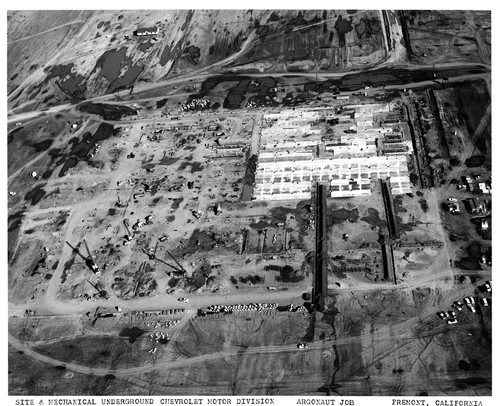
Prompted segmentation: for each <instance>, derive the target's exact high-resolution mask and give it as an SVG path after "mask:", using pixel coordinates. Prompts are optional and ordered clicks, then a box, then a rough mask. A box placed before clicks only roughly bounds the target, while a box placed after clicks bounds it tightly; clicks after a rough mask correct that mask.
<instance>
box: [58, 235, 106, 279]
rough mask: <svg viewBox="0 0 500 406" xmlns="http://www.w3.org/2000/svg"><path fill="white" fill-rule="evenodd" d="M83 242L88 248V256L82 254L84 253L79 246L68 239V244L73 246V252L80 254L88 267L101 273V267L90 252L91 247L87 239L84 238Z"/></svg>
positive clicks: (94, 271) (96, 272)
mask: <svg viewBox="0 0 500 406" xmlns="http://www.w3.org/2000/svg"><path fill="white" fill-rule="evenodd" d="M83 242H84V243H85V247H86V248H87V253H88V256H87V257H84V256H83V255H82V253H81V252H80V251H79V250H78V248H77V247H73V246H72V245H71V244H70V243H69V242H68V241H66V244H68V245H69V246H70V247H71V249H72V250H73V252H75V253H76V254H78V255H79V256H80V257H81V258H82V259H83V260H84V261H85V265H87V267H88V268H89V269H90V270H91V271H92V272H93V273H95V274H98V273H99V267H98V266H97V264H96V263H95V262H94V259H93V258H92V254H91V253H90V250H89V247H88V245H87V242H86V241H85V240H83ZM80 244H81V243H80ZM80 244H78V247H79V246H80Z"/></svg>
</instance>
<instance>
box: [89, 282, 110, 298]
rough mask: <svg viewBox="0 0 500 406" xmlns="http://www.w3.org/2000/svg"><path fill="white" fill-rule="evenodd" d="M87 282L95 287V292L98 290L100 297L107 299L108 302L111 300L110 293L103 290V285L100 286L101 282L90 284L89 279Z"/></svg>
mask: <svg viewBox="0 0 500 406" xmlns="http://www.w3.org/2000/svg"><path fill="white" fill-rule="evenodd" d="M87 282H88V283H90V284H91V285H92V286H93V288H94V289H95V290H97V292H99V296H100V297H102V298H103V299H106V300H108V299H109V295H108V292H106V291H105V290H104V289H103V288H102V286H101V284H100V283H99V282H97V283H95V284H93V283H92V282H90V281H89V280H88V279H87Z"/></svg>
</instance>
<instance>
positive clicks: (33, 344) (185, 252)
mask: <svg viewBox="0 0 500 406" xmlns="http://www.w3.org/2000/svg"><path fill="white" fill-rule="evenodd" d="M47 13H48V12H42V11H40V12H28V11H16V12H9V13H8V77H9V81H8V91H9V94H8V105H9V121H8V144H7V146H8V192H9V196H8V215H9V217H8V250H7V253H8V301H9V309H8V310H9V324H8V330H9V348H8V357H9V393H10V394H11V395H101V396H102V395H116V394H120V395H127V394H128V395H143V394H144V395H146V394H151V395H247V394H248V395H263V394H267V395H278V396H279V395H304V396H307V395H315V396H317V395H366V396H369V395H385V396H398V395H405V396H415V395H420V396H422V395H430V396H444V395H456V396H469V395H471V396H472V395H474V396H476V395H481V396H483V395H484V396H489V395H491V391H492V378H491V377H492V362H491V353H492V345H491V343H492V320H491V306H492V304H491V293H489V292H486V291H485V289H484V284H485V282H486V281H487V280H490V279H491V275H492V265H491V252H492V244H491V226H490V228H489V230H486V231H484V230H483V231H482V230H481V219H483V218H484V219H489V220H490V223H489V224H491V208H490V209H488V210H487V211H486V212H485V211H483V212H481V213H471V212H469V211H468V210H467V199H472V198H475V199H476V201H477V203H478V204H480V203H484V204H485V207H486V206H488V207H489V206H490V204H491V194H489V193H488V194H487V193H482V194H479V193H478V191H477V188H478V187H479V186H478V185H479V183H481V182H483V181H484V182H485V183H488V182H489V181H490V180H491V107H490V102H491V96H490V91H489V82H488V80H484V79H485V78H486V77H487V76H488V75H489V72H488V70H487V69H486V68H485V67H476V68H474V69H475V71H474V69H472V68H471V67H470V66H468V65H464V66H463V67H461V66H457V65H456V64H457V63H458V62H461V61H462V62H466V63H469V62H474V63H476V62H482V63H484V64H486V65H489V59H488V58H489V56H488V49H489V42H488V38H489V34H488V32H489V31H488V28H484V29H483V30H482V31H479V32H478V33H475V34H474V35H475V38H476V40H477V41H478V42H477V49H476V50H475V51H474V52H477V54H476V53H472V52H473V50H470V52H471V54H470V55H469V54H468V52H469V51H467V49H466V48H465V46H464V47H462V48H460V50H458V48H457V47H455V48H453V51H452V49H451V47H452V46H454V45H453V44H447V45H443V44H442V43H438V44H437V45H436V44H434V45H432V46H437V47H439V48H440V49H442V48H443V47H444V48H445V50H446V52H448V53H443V55H444V56H443V57H442V59H439V60H434V59H432V58H431V59H432V60H431V59H429V58H430V55H431V54H432V53H431V49H430V48H428V47H429V46H430V45H429V44H428V43H427V42H426V41H427V40H426V39H425V38H424V39H420V37H418V35H424V34H425V35H428V34H427V33H424V34H422V30H424V28H425V27H427V28H428V29H431V28H432V29H434V28H435V27H434V28H433V25H436V24H438V23H439V18H441V17H440V16H442V14H439V13H437V14H435V15H436V16H438V20H434V21H430V20H429V18H430V17H429V15H428V14H426V13H427V12H423V11H422V12H417V14H415V15H414V14H411V13H410V14H408V15H409V16H410V17H411V18H414V21H413V24H410V25H409V27H408V29H409V33H410V34H409V35H410V37H411V41H412V47H413V48H412V49H413V52H414V53H418V52H420V53H422V52H426V53H427V52H429V54H428V56H427V57H424V56H420V57H418V58H417V60H415V58H413V59H409V58H408V57H407V55H406V56H405V54H406V48H405V46H404V45H403V44H404V40H403V38H402V37H403V32H402V29H403V27H402V26H401V19H400V17H398V14H397V13H396V12H389V13H388V14H386V17H387V21H388V27H385V24H386V23H385V22H384V18H383V17H384V14H383V13H381V12H378V11H363V10H348V11H336V10H326V11H322V10H312V11H299V10H290V11H286V10H283V11H280V12H273V11H270V10H268V11H250V10H249V11H246V10H237V11H217V10H208V11H202V10H196V11H194V12H191V11H189V12H188V11H182V10H181V11H163V12H154V11H126V12H118V11H112V10H108V11H104V12H90V11H82V12H77V11H74V12H73V11H71V12H53V13H49V14H47ZM443 13H444V12H443ZM450 13H451V12H450ZM444 14H446V13H444ZM408 15H407V17H408ZM459 16H462V17H463V16H465V17H466V22H467V24H474V22H476V23H478V24H479V23H480V24H481V26H482V27H483V26H486V25H487V24H486V19H487V18H486V17H487V15H486V14H485V13H481V12H478V13H472V14H465V15H463V14H459ZM42 17H47V18H42ZM453 18H454V19H452V20H447V22H448V24H449V25H448V26H447V27H445V28H446V30H451V29H453V30H456V31H457V30H458V25H457V21H456V19H457V18H458V17H457V15H454V17H453ZM427 20H429V21H427ZM426 21H427V22H426ZM436 21H437V22H436ZM420 22H422V23H423V24H419V23H420ZM424 22H425V24H424ZM154 25H157V26H158V27H159V28H160V32H159V34H158V35H157V36H154V37H145V38H138V37H136V36H134V35H133V31H134V30H135V29H137V28H138V27H143V26H154ZM438 25H439V24H438ZM417 27H420V28H418V29H417ZM422 27H424V28H422ZM429 27H430V28H429ZM440 27H441V26H440ZM467 27H468V28H466V31H467V30H470V27H471V26H469V25H468V26H467ZM427 28H425V29H427ZM441 28H442V27H441ZM441 28H440V29H441ZM445 28H443V29H445ZM417 31H418V32H417ZM429 32H430V31H429ZM467 32H468V31H467ZM125 35H129V38H126V36H125ZM388 35H392V40H393V41H392V45H391V46H389V42H387V41H388V38H387V36H388ZM442 35H445V34H442ZM446 35H447V34H446ZM167 38H168V40H167ZM439 38H441V37H439ZM439 38H438V39H439ZM460 38H461V37H460ZM396 39H397V41H398V43H397V44H395V41H396ZM441 39H442V38H441ZM399 40H401V41H399ZM480 40H481V41H480ZM419 41H420V42H419ZM422 41H423V42H422ZM454 41H455V42H456V43H457V42H460V41H468V40H466V39H463V38H462V39H458V38H457V39H456V40H454ZM424 42H425V43H424ZM47 44H57V46H50V47H49V46H47ZM426 44H427V45H426ZM389 48H390V49H389ZM436 54H437V53H434V55H436ZM23 58H24V59H23ZM391 61H392V62H391ZM394 61H399V62H398V69H397V70H391V71H390V72H388V71H387V69H386V66H389V65H390V63H393V62H394ZM412 61H414V62H412ZM447 61H451V62H452V64H450V65H449V66H448V65H444V66H443V67H442V69H443V71H445V72H452V74H451V76H452V77H451V78H450V83H449V84H447V85H445V84H443V83H442V82H441V80H442V78H441V77H438V78H437V79H436V78H434V77H433V76H432V70H431V69H434V67H432V68H431V67H430V66H426V67H425V66H422V65H427V64H433V63H436V64H441V63H443V64H444V63H445V62H447ZM412 63H415V64H416V65H412ZM379 65H380V66H379ZM376 66H377V67H379V68H380V69H377V71H376V72H374V73H373V75H371V74H370V73H369V72H370V71H366V72H362V73H359V72H355V69H358V68H360V67H363V68H374V67H376ZM416 66H418V69H415V67H416ZM436 69H437V70H439V67H438V68H436ZM316 72H318V73H317V74H316ZM222 73H224V74H222ZM433 80H434V81H433ZM385 81H388V82H387V83H384V82H385ZM428 84H429V85H432V87H433V89H434V90H433V91H434V93H433V95H434V96H432V95H431V93H430V91H429V90H428V89H418V88H416V90H415V92H414V93H413V91H412V90H411V89H409V88H411V87H413V86H421V87H425V86H427V85H428ZM372 86H373V87H374V88H373V89H372ZM432 97H435V105H434V104H431V103H434V99H432ZM84 99H85V102H83V101H84ZM469 99H472V100H474V103H471V105H469V104H468V103H467V100H469ZM377 101H378V102H391V108H394V106H398V107H397V108H396V109H395V110H394V111H392V112H391V114H392V115H393V116H394V118H395V119H396V120H399V124H398V125H399V126H400V127H401V128H402V131H403V132H405V140H406V141H408V143H411V139H412V138H411V136H410V134H409V133H410V127H409V126H410V124H411V123H409V122H408V120H407V117H406V113H405V112H404V110H403V109H402V106H404V105H409V106H410V107H411V109H412V110H411V111H410V116H411V117H410V118H412V119H414V120H415V123H417V121H418V120H421V122H422V129H423V133H424V134H422V136H423V138H422V140H421V142H422V144H423V145H425V146H426V147H427V148H428V150H429V151H430V154H429V156H431V157H432V158H433V159H434V160H435V161H434V164H431V165H430V166H429V168H428V171H427V174H428V176H436V178H439V179H438V181H436V184H435V186H433V187H431V186H429V187H425V188H424V187H420V186H419V185H418V182H417V183H415V185H413V187H412V193H408V194H405V195H398V196H393V204H394V206H393V209H394V214H395V216H394V221H395V222H396V226H397V229H398V235H397V236H394V237H391V238H390V237H389V231H388V220H389V219H388V217H387V215H386V209H385V206H384V200H383V196H382V192H381V188H380V185H379V183H378V181H377V180H376V179H373V182H372V183H373V184H372V186H373V187H372V189H373V192H372V194H371V195H370V196H369V197H353V198H342V199H331V198H329V199H328V201H327V209H326V212H327V219H326V220H327V228H328V233H327V234H328V235H327V237H328V256H329V258H328V297H327V298H326V300H325V306H326V309H325V311H324V312H317V311H315V310H314V309H313V308H312V306H311V302H310V300H311V298H310V296H311V290H312V286H313V279H314V267H313V262H314V261H313V260H314V253H315V247H316V244H315V243H316V241H315V224H314V209H315V208H314V203H313V201H312V200H301V201H299V200H284V201H253V200H252V199H251V192H252V188H253V184H254V179H255V176H254V172H255V162H256V159H255V157H256V154H257V153H258V151H259V142H260V132H261V129H262V127H263V123H262V120H263V116H264V115H265V114H268V113H271V112H273V113H276V112H279V111H281V110H282V109H285V108H286V109H318V110H321V111H325V109H335V108H336V107H345V106H353V105H357V104H367V103H369V104H371V103H375V102H377ZM42 110H43V111H42ZM353 111H354V110H353ZM436 112H437V113H436ZM417 114H421V117H420V118H418V117H417ZM413 115H414V116H415V117H413ZM438 118H439V119H440V120H441V125H442V127H443V128H444V132H445V137H444V139H443V140H444V141H445V142H446V144H443V140H441V139H439V138H438V137H439V136H440V131H441V129H440V127H439V120H438ZM348 127H349V126H347V125H344V126H342V125H341V126H339V127H338V131H341V130H342V131H343V130H347V129H348ZM321 128H323V127H321ZM324 128H326V125H325V127H324ZM351 130H352V129H351ZM418 131H421V129H418ZM322 135H323V134H322ZM445 146H447V148H448V150H449V157H446V156H444V155H443V154H442V149H443V148H445ZM318 153H319V152H318ZM418 154H420V155H421V156H422V153H421V152H419V151H416V155H418ZM414 155H415V154H414ZM457 155H458V157H457ZM454 157H455V158H457V160H455V161H454V160H453V158H454ZM408 159H409V162H413V167H412V168H411V171H412V173H413V175H415V171H416V168H415V159H414V156H413V157H409V158H408ZM476 164H477V165H476ZM410 166H411V165H410ZM438 167H443V168H444V169H443V171H442V173H439V174H437V173H436V171H437V169H436V168H438ZM433 171H434V172H433ZM438 175H439V176H438ZM415 176H416V175H415ZM467 177H470V178H471V179H472V180H471V181H470V182H471V186H470V190H464V189H460V190H459V189H457V184H459V183H463V182H465V180H464V179H466V178H467ZM473 188H476V189H475V190H474V189H473ZM450 198H452V199H456V200H457V203H458V205H459V208H460V214H459V215H456V214H455V215H454V214H452V213H451V212H450V211H449V209H448V203H449V202H450V200H449V199H450ZM485 210H486V209H485ZM382 241H384V244H387V247H389V246H392V248H391V249H390V250H389V251H386V252H390V253H392V255H393V259H392V260H393V262H394V267H395V278H394V277H392V279H391V278H388V279H385V280H382V279H383V278H382V275H383V267H384V260H383V253H382V251H383V245H382ZM87 247H88V248H87ZM470 295H472V296H473V297H474V298H475V299H476V309H477V312H476V313H475V314H473V313H471V312H470V311H469V310H468V309H467V308H466V307H464V309H463V310H462V311H461V312H458V311H457V313H458V314H457V323H456V324H447V323H446V322H445V321H444V320H441V319H440V318H439V317H438V315H437V313H438V312H440V311H449V310H451V305H452V303H453V301H455V300H461V301H462V302H463V299H464V297H466V296H470ZM482 298H486V299H487V300H489V302H488V303H489V306H485V305H484V304H483V303H484V302H483V301H482V300H481V299H482ZM217 306H219V307H217ZM222 308H224V309H225V310H221V309H222ZM214 309H216V310H214ZM289 310H291V311H289ZM299 343H306V344H307V348H299V347H298V344H299Z"/></svg>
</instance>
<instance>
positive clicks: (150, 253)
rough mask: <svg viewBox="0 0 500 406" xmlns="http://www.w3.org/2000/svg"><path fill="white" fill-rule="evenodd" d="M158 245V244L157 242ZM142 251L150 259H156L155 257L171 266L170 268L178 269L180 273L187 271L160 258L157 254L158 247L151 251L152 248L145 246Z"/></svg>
mask: <svg viewBox="0 0 500 406" xmlns="http://www.w3.org/2000/svg"><path fill="white" fill-rule="evenodd" d="M156 246H158V244H156ZM142 252H144V253H145V254H146V255H147V256H148V257H149V259H150V260H151V261H152V260H154V259H156V260H157V261H159V262H161V263H162V264H165V265H167V266H169V267H170V268H172V269H174V270H175V271H177V272H179V273H185V272H186V271H185V270H184V269H179V268H177V267H176V266H173V265H172V264H169V263H168V262H166V261H164V260H163V259H160V258H158V257H157V256H156V247H155V249H154V251H153V252H151V250H147V249H146V248H143V249H142Z"/></svg>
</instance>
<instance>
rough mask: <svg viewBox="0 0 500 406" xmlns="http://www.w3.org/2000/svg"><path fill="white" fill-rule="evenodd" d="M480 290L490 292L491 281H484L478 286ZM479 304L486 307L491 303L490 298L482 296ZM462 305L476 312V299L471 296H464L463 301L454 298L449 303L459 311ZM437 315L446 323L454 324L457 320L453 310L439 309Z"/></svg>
mask: <svg viewBox="0 0 500 406" xmlns="http://www.w3.org/2000/svg"><path fill="white" fill-rule="evenodd" d="M480 290H481V291H486V292H491V281H486V283H485V284H484V285H482V286H481V287H480ZM479 304H481V305H483V306H484V307H488V306H489V305H490V304H491V299H488V298H486V297H482V298H480V299H479ZM464 306H465V307H467V309H469V311H470V312H472V313H476V300H475V299H474V297H473V296H467V297H464V301H463V303H462V302H461V301H460V300H455V301H454V302H453V304H452V305H451V307H453V308H454V309H455V310H457V311H459V312H461V311H462V310H463V308H464ZM437 315H438V317H439V318H440V319H441V320H444V321H445V322H446V323H447V324H456V323H457V322H458V320H457V314H456V313H455V311H453V310H450V311H447V312H444V311H441V312H438V313H437Z"/></svg>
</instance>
